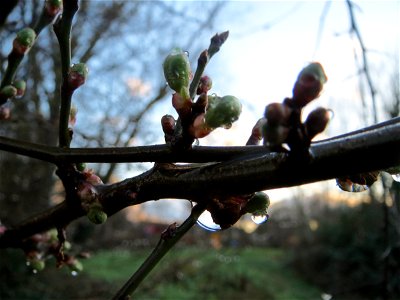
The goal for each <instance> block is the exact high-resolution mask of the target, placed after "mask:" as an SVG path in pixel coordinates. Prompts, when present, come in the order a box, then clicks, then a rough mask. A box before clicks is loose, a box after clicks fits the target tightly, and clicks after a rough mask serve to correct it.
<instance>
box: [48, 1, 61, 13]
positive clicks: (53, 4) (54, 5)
mask: <svg viewBox="0 0 400 300" xmlns="http://www.w3.org/2000/svg"><path fill="white" fill-rule="evenodd" d="M62 7H63V3H62V0H46V4H45V10H46V13H47V15H49V16H50V17H54V16H55V15H56V14H58V13H59V12H60V11H61V9H62Z"/></svg>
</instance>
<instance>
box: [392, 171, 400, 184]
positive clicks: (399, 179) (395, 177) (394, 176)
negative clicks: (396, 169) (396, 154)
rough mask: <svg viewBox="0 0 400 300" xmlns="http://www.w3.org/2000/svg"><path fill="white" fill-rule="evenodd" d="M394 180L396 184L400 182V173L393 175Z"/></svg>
mask: <svg viewBox="0 0 400 300" xmlns="http://www.w3.org/2000/svg"><path fill="white" fill-rule="evenodd" d="M392 178H393V180H394V181H396V182H400V173H397V174H392Z"/></svg>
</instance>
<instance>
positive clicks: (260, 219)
mask: <svg viewBox="0 0 400 300" xmlns="http://www.w3.org/2000/svg"><path fill="white" fill-rule="evenodd" d="M268 218H269V215H268V214H267V213H266V212H264V213H254V214H252V215H251V220H252V221H253V222H254V223H256V224H257V225H260V224H262V223H265V222H267V220H268Z"/></svg>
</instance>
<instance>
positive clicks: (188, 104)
mask: <svg viewBox="0 0 400 300" xmlns="http://www.w3.org/2000/svg"><path fill="white" fill-rule="evenodd" d="M192 104H193V103H192V101H191V100H190V98H184V97H183V96H182V95H181V94H179V93H175V94H173V95H172V106H173V107H174V108H175V110H176V112H177V113H178V114H179V116H180V117H183V118H184V117H186V116H188V115H189V114H190V113H191V111H192Z"/></svg>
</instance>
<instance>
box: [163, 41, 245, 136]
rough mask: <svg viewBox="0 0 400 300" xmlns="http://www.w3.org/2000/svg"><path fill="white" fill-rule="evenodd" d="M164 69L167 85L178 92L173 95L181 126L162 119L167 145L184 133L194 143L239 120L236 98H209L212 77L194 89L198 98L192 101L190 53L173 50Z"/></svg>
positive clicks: (212, 96) (201, 79) (173, 102)
mask: <svg viewBox="0 0 400 300" xmlns="http://www.w3.org/2000/svg"><path fill="white" fill-rule="evenodd" d="M204 53H205V52H203V53H202V55H203V54H204ZM203 56H204V55H203ZM163 70H164V76H165V79H166V80H167V83H168V85H169V86H170V87H171V88H172V89H173V90H174V91H175V93H174V94H173V95H172V106H173V107H174V108H175V110H176V112H177V113H178V115H179V118H180V119H179V120H178V122H179V123H180V124H179V127H178V126H177V122H176V121H175V119H174V118H173V117H172V116H170V115H165V116H164V117H163V118H162V120H161V124H162V128H163V131H164V133H165V139H166V141H167V142H171V141H174V140H176V139H179V134H182V132H183V134H185V135H186V136H188V137H190V138H191V139H192V140H194V139H196V138H202V137H205V136H207V135H208V134H210V132H212V131H213V130H214V129H216V128H218V127H224V128H230V127H231V126H232V123H233V122H235V121H236V120H237V119H238V118H239V115H240V113H241V110H242V105H241V103H240V101H239V100H238V99H237V98H236V97H234V96H224V97H219V96H217V95H208V92H209V91H210V89H211V88H212V80H211V78H210V77H209V76H203V77H201V78H200V81H199V84H198V86H197V87H196V90H195V92H196V94H197V95H198V98H197V100H196V101H195V102H193V99H192V98H191V96H190V93H189V85H190V80H191V79H192V72H191V68H190V63H189V59H188V56H187V54H186V53H185V52H183V51H182V50H181V49H174V50H173V51H172V52H171V54H169V55H168V56H167V57H166V58H165V60H164V63H163ZM179 130H180V131H179Z"/></svg>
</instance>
